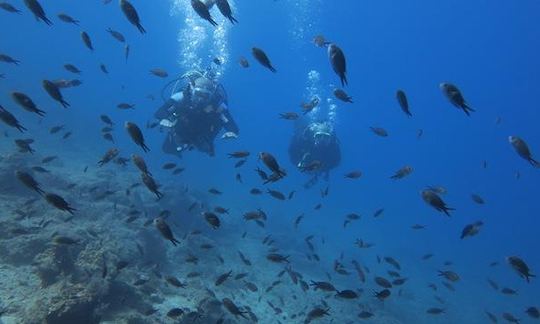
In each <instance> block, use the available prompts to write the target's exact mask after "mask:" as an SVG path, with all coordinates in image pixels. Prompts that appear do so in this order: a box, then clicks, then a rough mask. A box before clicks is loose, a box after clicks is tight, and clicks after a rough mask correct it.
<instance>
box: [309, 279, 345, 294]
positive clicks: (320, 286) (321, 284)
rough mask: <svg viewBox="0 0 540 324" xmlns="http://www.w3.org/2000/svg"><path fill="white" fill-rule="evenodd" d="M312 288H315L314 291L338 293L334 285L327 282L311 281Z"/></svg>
mask: <svg viewBox="0 0 540 324" xmlns="http://www.w3.org/2000/svg"><path fill="white" fill-rule="evenodd" d="M310 286H313V287H315V288H314V290H317V289H320V290H322V291H328V292H334V291H336V292H337V291H338V290H337V289H336V287H334V285H332V284H331V283H329V282H326V281H313V280H311V284H310Z"/></svg>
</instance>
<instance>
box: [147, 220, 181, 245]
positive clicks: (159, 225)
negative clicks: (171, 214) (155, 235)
mask: <svg viewBox="0 0 540 324" xmlns="http://www.w3.org/2000/svg"><path fill="white" fill-rule="evenodd" d="M153 222H154V226H155V227H156V229H157V230H158V231H159V233H161V236H163V237H164V238H165V239H166V240H169V241H171V243H172V244H173V245H174V246H176V245H177V244H180V241H178V240H177V239H176V238H175V237H174V234H173V232H172V230H171V228H170V227H169V225H168V224H167V223H166V222H165V220H164V219H163V218H162V217H158V218H156V219H154V221H153Z"/></svg>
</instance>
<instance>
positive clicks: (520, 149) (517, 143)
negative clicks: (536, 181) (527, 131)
mask: <svg viewBox="0 0 540 324" xmlns="http://www.w3.org/2000/svg"><path fill="white" fill-rule="evenodd" d="M508 141H509V142H510V144H512V146H513V147H514V149H515V150H516V152H517V154H518V155H519V156H520V157H521V158H523V159H525V160H527V161H529V163H530V164H532V165H533V166H534V167H536V168H539V167H540V163H539V162H538V161H536V160H535V159H533V158H532V154H531V151H530V150H529V146H528V145H527V142H525V141H524V140H523V139H521V138H519V137H517V136H509V137H508Z"/></svg>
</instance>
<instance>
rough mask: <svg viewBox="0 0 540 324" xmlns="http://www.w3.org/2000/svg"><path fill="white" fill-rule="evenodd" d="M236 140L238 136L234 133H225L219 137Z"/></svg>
mask: <svg viewBox="0 0 540 324" xmlns="http://www.w3.org/2000/svg"><path fill="white" fill-rule="evenodd" d="M235 138H238V134H236V133H235V132H226V133H225V134H223V135H222V136H221V139H235Z"/></svg>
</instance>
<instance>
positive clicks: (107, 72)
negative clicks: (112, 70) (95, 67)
mask: <svg viewBox="0 0 540 324" xmlns="http://www.w3.org/2000/svg"><path fill="white" fill-rule="evenodd" d="M99 68H100V69H101V72H103V73H105V74H109V70H107V67H106V66H105V64H100V65H99Z"/></svg>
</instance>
